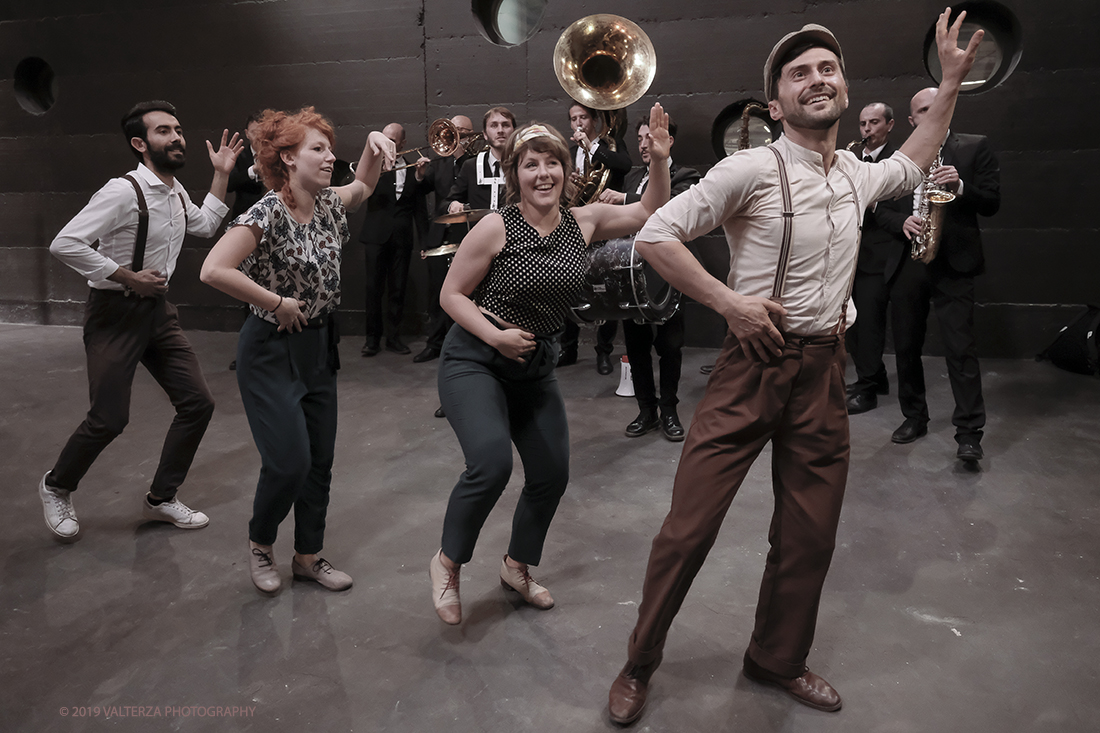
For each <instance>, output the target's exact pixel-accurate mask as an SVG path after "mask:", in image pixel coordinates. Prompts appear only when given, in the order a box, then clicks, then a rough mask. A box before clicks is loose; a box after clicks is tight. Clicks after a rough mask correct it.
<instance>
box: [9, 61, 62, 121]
mask: <svg viewBox="0 0 1100 733" xmlns="http://www.w3.org/2000/svg"><path fill="white" fill-rule="evenodd" d="M15 98H16V99H17V100H18V101H19V106H20V107H22V108H23V109H25V110H26V111H27V112H30V113H31V114H32V115H44V114H46V112H47V111H48V110H49V109H50V107H52V106H53V103H54V100H56V99H57V79H56V78H55V77H54V75H53V69H51V68H50V65H49V64H47V63H46V62H45V61H43V60H42V59H40V58H38V57H37V56H28V57H27V58H25V59H23V60H22V61H20V62H19V64H18V65H17V66H16V67H15Z"/></svg>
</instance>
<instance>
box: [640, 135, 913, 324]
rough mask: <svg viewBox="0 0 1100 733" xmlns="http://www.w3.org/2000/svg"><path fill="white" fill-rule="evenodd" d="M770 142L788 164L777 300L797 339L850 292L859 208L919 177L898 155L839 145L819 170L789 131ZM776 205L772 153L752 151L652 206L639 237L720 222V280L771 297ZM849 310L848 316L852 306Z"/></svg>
mask: <svg viewBox="0 0 1100 733" xmlns="http://www.w3.org/2000/svg"><path fill="white" fill-rule="evenodd" d="M774 147H775V148H776V150H778V151H779V153H780V155H781V156H782V157H783V161H784V163H786V166H787V176H788V179H789V180H790V185H791V198H792V200H793V208H794V224H793V232H792V238H791V260H790V268H789V271H788V273H787V279H786V283H785V286H784V289H783V297H782V298H781V302H782V304H783V306H784V307H785V308H786V309H787V315H786V316H785V317H784V318H783V321H782V323H781V324H780V326H779V327H780V329H781V330H782V331H785V332H787V333H793V334H798V335H802V336H817V335H822V334H827V333H830V332H832V330H833V329H834V327H835V326H836V325H837V323H838V322H839V320H840V314H841V308H842V306H843V305H844V301H845V298H846V296H847V295H848V289H849V284H850V282H851V279H852V273H853V272H854V270H855V266H856V255H857V253H858V251H859V236H860V226H861V225H862V222H863V210H864V209H865V208H867V207H868V206H870V205H872V204H874V203H875V202H876V201H880V200H882V199H886V198H894V197H897V196H900V195H902V194H904V193H908V192H909V191H912V190H913V188H914V187H916V185H917V184H918V183H920V181H921V171H920V169H919V168H918V167H917V166H916V164H915V163H913V161H911V160H909V158H907V157H906V156H905V155H903V154H902V153H900V152H897V153H895V154H894V155H893V156H892V157H890V158H888V159H886V160H883V161H879V162H877V163H863V162H861V161H860V160H859V159H858V158H857V157H856V156H855V155H854V154H852V153H850V152H848V151H846V150H838V151H837V152H836V159H835V162H834V163H833V167H832V168H831V169H830V170H829V173H828V175H826V174H825V166H824V161H823V159H822V157H821V156H820V155H819V154H817V153H815V152H813V151H811V150H808V149H806V148H803V147H801V146H799V145H796V144H794V143H792V142H790V141H789V140H788V139H787V138H786V137H780V138H779V140H777V141H776V142H775V143H774ZM845 174H847V177H846V176H845ZM849 178H850V179H851V181H852V184H853V185H854V186H855V193H856V194H857V195H858V208H857V205H856V200H855V199H854V198H853V189H852V185H849V183H848V180H849ZM782 212H783V201H782V195H781V193H780V187H779V171H778V168H777V165H776V161H775V156H774V155H773V154H772V153H771V151H769V150H765V149H764V148H750V149H748V150H742V151H739V152H737V153H734V154H733V155H731V156H729V157H727V158H726V159H724V160H723V161H721V162H720V163H718V165H716V166H715V167H714V168H712V169H711V170H710V172H708V173H707V175H706V176H704V177H703V180H701V181H700V182H699V183H697V184H696V185H694V186H692V187H691V188H690V189H688V190H687V191H685V192H684V193H682V194H681V195H679V196H677V197H675V198H673V199H671V200H670V201H669V202H668V203H667V204H665V205H664V206H662V207H661V208H660V209H659V210H657V212H656V213H654V214H653V216H651V217H650V219H649V221H648V222H647V223H646V225H645V226H644V227H643V228H642V231H640V232H639V233H638V239H639V240H641V241H644V242H664V241H670V240H676V241H679V242H688V241H691V240H692V239H695V238H697V237H700V236H702V235H704V234H706V233H708V232H710V231H711V230H713V229H714V228H716V227H719V226H720V227H722V229H723V231H724V232H725V235H726V241H727V243H728V244H729V248H730V272H729V278H728V279H727V281H726V284H727V285H728V286H729V287H730V288H731V289H733V290H734V291H736V292H738V293H740V294H741V295H752V296H758V297H762V298H769V297H771V295H772V284H773V280H774V278H775V271H776V268H777V266H778V264H779V250H780V245H781V244H782V241H783V217H782ZM848 310H849V311H850V312H849V314H848V316H849V320H850V319H851V318H852V317H853V316H854V313H853V312H852V311H854V309H853V308H849V309H848Z"/></svg>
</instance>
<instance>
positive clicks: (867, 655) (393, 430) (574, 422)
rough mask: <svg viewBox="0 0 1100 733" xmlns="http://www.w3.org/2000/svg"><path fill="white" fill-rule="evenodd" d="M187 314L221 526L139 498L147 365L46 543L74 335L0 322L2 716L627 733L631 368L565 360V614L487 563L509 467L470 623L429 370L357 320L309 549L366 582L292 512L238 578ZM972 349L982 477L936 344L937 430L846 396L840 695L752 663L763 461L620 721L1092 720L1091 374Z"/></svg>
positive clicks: (661, 487)
mask: <svg viewBox="0 0 1100 733" xmlns="http://www.w3.org/2000/svg"><path fill="white" fill-rule="evenodd" d="M191 337H192V340H193V343H194V344H195V347H196V349H197V351H198V353H199V355H200V358H201V360H202V363H203V367H204V369H205V370H206V374H207V378H208V380H209V382H210V385H211V388H212V389H213V391H214V393H215V395H216V397H217V400H218V408H217V411H216V413H215V416H214V420H213V423H212V424H211V426H210V429H209V431H208V433H207V435H206V438H205V440H204V442H203V445H202V447H201V448H200V451H199V454H198V457H197V459H196V461H195V465H194V468H193V469H192V471H191V474H190V477H189V480H188V482H187V483H186V484H185V485H184V487H183V490H182V492H181V498H183V500H184V501H185V502H187V503H189V504H191V505H192V506H194V507H196V508H200V509H202V510H203V511H205V512H207V513H208V514H209V515H210V516H211V522H210V525H209V527H207V528H205V529H202V530H198V531H194V532H188V531H182V530H177V529H175V528H173V527H170V526H168V525H160V524H150V523H144V522H142V520H141V518H140V510H139V506H140V504H139V502H140V501H141V497H142V494H143V492H144V490H145V489H146V487H147V485H148V481H149V479H150V477H151V475H152V472H153V469H154V466H155V464H156V458H157V455H158V453H159V446H160V441H161V440H162V438H163V435H164V432H165V430H166V428H167V425H168V422H169V420H170V416H171V408H170V406H169V405H168V403H167V400H166V399H165V397H164V396H163V394H162V393H161V392H160V391H159V389H158V388H157V386H156V385H155V384H154V383H153V381H152V380H151V379H150V378H149V376H148V375H147V374H146V373H145V372H144V371H139V376H138V379H137V382H136V384H135V389H134V400H133V404H134V409H133V411H132V412H133V414H132V419H131V423H130V425H129V427H128V428H127V430H126V432H125V433H124V434H123V436H122V437H120V438H119V439H118V440H116V441H115V443H114V444H112V445H111V446H110V447H109V448H108V449H107V450H106V451H105V452H104V454H103V455H102V456H101V458H100V460H99V461H98V462H97V463H96V465H95V466H94V467H93V468H92V470H91V472H90V473H89V475H88V476H87V478H86V479H85V481H84V482H83V484H82V485H81V488H80V491H79V492H78V493H77V494H76V495H75V497H74V498H75V506H76V509H77V512H78V515H79V518H80V522H81V527H82V536H81V539H80V540H79V542H76V543H75V544H71V545H60V544H58V543H56V542H54V540H53V539H52V535H51V534H50V533H49V531H48V530H47V528H46V527H45V525H44V523H43V521H42V512H41V505H40V503H39V501H38V498H37V495H36V491H35V487H36V485H37V483H38V480H39V479H40V477H41V475H42V473H43V472H45V471H46V470H47V469H48V468H49V467H50V466H51V465H52V462H53V460H54V459H55V458H56V455H57V453H58V451H59V450H60V448H61V446H62V444H63V442H64V441H65V440H66V439H67V437H68V435H69V434H70V432H71V431H72V430H73V428H75V426H76V425H77V424H78V423H79V421H80V420H81V419H82V416H83V412H84V411H85V410H86V408H87V392H86V390H87V387H86V382H85V376H84V357H83V350H82V345H81V340H80V331H79V330H78V329H75V328H65V327H37V326H17V325H0V373H2V374H3V377H2V382H0V384H2V385H3V393H2V403H0V404H2V405H3V408H4V409H3V412H2V413H0V438H2V443H0V445H2V448H3V450H2V456H3V457H2V459H0V460H2V461H3V484H2V487H3V488H2V492H3V493H2V496H3V498H4V502H5V506H6V507H7V509H6V511H5V512H4V515H5V516H6V518H7V522H8V524H7V529H6V530H5V532H4V533H3V539H2V540H0V542H2V545H0V547H2V548H3V555H2V557H0V562H2V565H0V567H2V568H3V574H2V585H0V643H2V647H0V731H98V730H120V731H160V730H179V731H207V730H209V731H222V730H241V731H306V730H316V731H508V732H511V731H602V730H612V729H614V726H612V725H611V724H610V723H608V722H607V720H606V714H605V707H606V700H607V689H608V686H609V685H610V683H611V680H612V679H613V678H614V676H615V674H616V673H617V672H618V670H619V668H620V667H621V665H622V663H623V661H624V655H625V649H626V637H627V634H628V633H629V631H630V629H631V627H632V625H633V622H634V620H635V615H636V610H637V605H636V604H637V602H638V599H639V596H640V590H641V581H642V577H643V573H644V570H645V563H646V558H647V555H648V549H649V544H650V541H651V539H652V537H653V535H654V533H655V532H656V530H657V528H658V527H659V525H660V522H661V520H662V518H663V516H664V513H665V511H666V510H667V506H668V500H669V493H670V489H671V485H672V478H673V475H674V473H675V470H676V463H677V458H678V455H679V445H677V444H672V443H669V442H667V441H665V440H664V439H663V438H661V437H660V436H659V435H658V434H652V435H648V436H645V437H643V438H639V439H628V438H625V437H624V436H623V433H622V430H623V428H624V427H625V426H626V424H627V423H628V422H629V421H630V420H631V419H632V418H633V417H634V415H635V414H636V407H635V405H634V402H633V400H632V399H624V398H621V397H617V396H615V395H614V391H615V388H616V386H617V385H618V377H617V376H612V377H601V376H599V375H597V374H596V372H595V370H594V368H593V366H594V361H593V357H592V352H591V349H590V348H585V349H584V350H583V352H584V353H583V354H582V360H581V362H580V363H579V364H578V365H576V366H573V367H569V368H567V369H563V370H561V371H560V379H561V383H562V388H563V391H564V393H565V396H566V401H567V407H568V411H569V417H570V430H571V441H572V446H573V458H572V476H573V478H572V481H571V484H570V488H569V491H568V493H567V494H566V496H565V498H564V500H563V502H562V505H561V508H560V511H559V512H558V516H557V519H556V521H555V523H554V525H553V527H552V528H551V532H550V538H549V542H548V546H547V548H546V553H545V556H544V560H543V564H542V566H541V567H540V568H538V571H537V573H536V577H537V578H538V579H539V580H540V581H542V582H544V583H545V585H547V586H548V587H549V588H550V589H551V591H552V592H553V594H554V597H555V599H556V600H557V606H556V607H555V608H554V609H553V610H551V611H547V612H539V611H536V610H534V609H532V608H529V607H524V606H517V605H514V604H513V603H512V602H510V601H509V599H508V598H506V597H505V595H504V594H503V593H502V591H501V589H500V587H499V585H498V582H497V578H496V573H497V568H498V564H499V562H500V556H501V555H502V554H503V552H504V551H505V549H506V544H507V536H508V529H509V519H510V515H511V511H512V508H513V507H514V503H515V499H516V493H517V492H516V490H515V489H517V488H518V486H519V485H520V481H521V478H520V475H519V474H520V470H519V465H518V461H517V469H516V474H515V475H514V476H513V481H512V484H511V485H510V488H509V491H508V492H506V494H505V496H504V497H503V499H502V500H501V502H500V504H499V505H498V506H497V508H496V510H495V512H494V513H493V515H492V516H491V517H490V518H489V521H488V523H487V525H486V527H485V530H484V532H483V533H482V536H481V540H480V543H479V545H478V552H477V554H476V556H475V558H474V560H473V562H471V563H470V564H469V565H467V566H466V568H465V569H464V571H463V577H462V598H463V601H464V611H465V620H464V621H463V624H462V625H461V626H460V627H457V628H449V627H445V626H444V625H443V624H442V623H441V622H439V621H438V620H437V618H436V616H435V614H434V612H433V610H432V606H431V602H430V600H429V593H428V578H427V572H426V570H427V563H428V559H429V557H430V556H431V555H432V553H433V552H434V551H435V549H436V548H437V547H438V542H439V533H440V527H441V522H442V517H443V512H444V508H445V503H446V500H447V496H448V493H449V491H450V488H451V486H452V485H453V482H454V480H455V478H456V476H457V475H458V473H459V472H460V470H461V469H462V456H461V453H460V451H459V449H458V445H457V441H456V440H455V438H454V435H453V433H452V432H451V430H450V428H449V426H448V425H447V422H446V421H445V420H438V419H435V418H434V417H433V416H432V412H433V410H434V409H435V408H436V406H437V404H438V402H437V397H436V393H435V363H428V364H413V363H411V360H410V357H397V356H395V355H392V354H388V353H383V354H381V355H379V356H378V357H375V358H373V359H361V358H359V357H358V355H357V354H358V348H359V346H360V345H361V344H360V338H358V337H348V338H347V339H346V341H345V344H344V346H345V349H344V365H345V367H344V369H343V371H342V372H341V375H340V401H341V402H340V409H341V417H340V432H339V444H338V447H337V458H336V466H335V475H334V480H333V494H332V506H331V511H330V517H329V528H328V533H327V546H326V548H325V552H324V554H325V556H326V557H327V558H328V559H330V560H331V561H332V562H333V563H334V564H335V565H336V566H337V567H338V568H341V569H343V570H346V571H348V572H349V573H350V574H351V575H352V576H354V578H355V587H354V588H353V589H351V590H350V591H348V592H346V593H341V594H333V593H330V592H327V591H324V590H323V589H321V588H320V587H319V586H317V585H315V584H310V583H301V582H294V583H291V582H290V581H289V560H290V555H291V541H290V540H291V533H290V531H289V530H290V526H291V525H290V521H289V520H288V522H287V523H286V524H284V528H285V531H284V533H283V536H281V537H280V539H279V542H278V544H277V545H276V558H277V560H279V561H281V563H282V567H283V571H284V573H285V574H286V575H287V584H286V586H284V588H283V591H282V592H281V593H280V594H279V595H278V596H277V597H275V598H265V597H261V596H260V595H259V594H258V593H257V592H256V591H255V590H254V589H253V587H252V585H251V583H250V581H249V578H248V569H247V568H248V564H247V550H246V539H247V535H246V524H247V520H248V517H249V512H250V507H251V499H252V492H253V488H254V485H255V480H256V475H257V471H258V466H259V461H258V457H257V454H256V450H255V447H254V446H253V444H252V439H251V436H250V434H249V431H248V427H247V424H246V421H245V417H244V414H243V412H242V409H241V404H240V400H239V397H238V395H237V387H236V383H235V377H234V374H233V373H232V372H230V371H228V370H227V369H226V366H227V365H228V363H229V361H230V359H231V358H232V356H233V350H234V348H235V343H236V336H235V334H225V333H192V334H191ZM414 346H415V345H414ZM620 353H621V347H620ZM714 355H715V352H714V351H711V350H705V349H688V350H687V351H686V355H685V365H684V366H685V368H684V377H683V381H682V390H681V391H682V404H681V414H682V415H683V417H684V418H685V421H686V420H687V419H688V418H689V417H690V415H691V413H692V410H693V408H694V405H695V404H696V402H697V401H698V400H699V398H700V397H701V395H702V393H703V389H704V378H703V377H702V376H700V375H699V373H698V367H699V366H700V365H702V364H705V363H708V362H710V361H711V360H712V359H713V358H714ZM982 366H983V369H984V372H983V379H984V381H985V394H986V401H987V404H988V408H989V413H990V419H989V425H988V427H987V436H986V440H985V443H984V445H985V450H986V456H987V458H986V459H985V460H984V461H982V462H981V464H980V468H978V469H977V470H970V469H967V468H966V467H964V466H963V465H962V464H960V463H959V462H957V461H956V460H955V458H954V448H955V443H954V441H953V439H952V436H953V430H952V428H951V425H950V420H949V414H950V409H951V399H950V390H949V387H948V383H947V379H946V376H945V372H944V367H943V360H942V359H935V358H928V359H926V369H927V371H928V382H929V389H930V400H929V401H930V405H931V409H932V414H933V420H932V423H931V426H930V428H931V430H930V433H929V435H928V436H927V437H926V438H923V439H921V440H920V441H918V442H916V443H914V444H912V445H908V446H897V445H893V444H892V443H891V442H890V439H889V436H890V433H891V431H892V430H893V429H894V428H895V427H897V425H898V424H900V422H901V416H900V413H899V412H898V408H897V400H896V397H894V396H892V395H891V396H889V397H886V398H883V399H882V401H881V403H880V407H879V409H877V410H875V411H873V412H870V413H867V414H864V415H859V416H856V417H854V418H853V419H852V448H853V461H852V470H851V477H850V480H849V484H848V495H847V501H846V504H845V509H844V515H843V522H842V525H841V528H840V532H839V537H838V548H837V552H836V554H835V558H834V561H833V569H832V571H831V574H830V576H829V580H828V582H827V583H826V587H825V593H824V597H823V599H822V604H821V612H820V618H819V623H818V632H817V639H816V644H815V648H814V650H813V652H812V654H811V656H810V660H809V663H810V665H811V668H812V669H814V670H815V671H817V672H819V673H820V674H822V675H823V676H825V677H826V678H827V679H829V680H830V681H831V682H832V683H833V684H834V685H835V686H836V687H837V688H838V689H839V691H840V693H841V695H842V696H843V697H844V708H843V710H842V711H840V712H839V713H835V714H830V713H821V712H817V711H814V710H811V709H809V708H806V707H803V706H800V705H798V704H797V703H795V702H793V701H791V700H790V699H789V698H787V697H785V696H783V695H782V694H780V693H778V692H777V691H774V690H772V689H768V688H762V687H760V686H758V685H755V684H753V683H751V682H749V681H747V680H745V679H744V678H743V677H742V676H741V675H740V660H741V655H742V653H743V650H744V647H745V645H746V643H747V640H748V634H749V632H750V630H751V627H752V622H753V609H754V605H755V602H756V594H757V585H758V582H759V577H760V573H761V571H762V568H763V558H764V554H765V552H766V549H767V542H766V533H767V527H768V520H769V516H770V511H771V497H770V491H769V486H770V484H769V476H768V464H769V461H768V456H767V455H766V454H765V455H764V456H762V459H761V460H760V461H758V463H757V465H756V466H755V467H754V468H753V470H752V472H751V473H750V476H749V479H748V480H747V481H746V483H745V485H744V487H743V488H742V490H741V493H740V495H739V496H738V498H737V500H736V501H735V502H734V505H733V509H732V510H731V512H730V514H729V516H728V518H727V519H726V522H725V526H724V530H723V533H722V535H721V536H720V537H719V539H718V543H717V545H716V546H715V548H714V550H713V551H712V553H711V555H710V558H709V560H708V562H707V564H706V566H705V567H704V568H703V571H702V573H701V574H700V575H699V577H698V579H697V580H696V582H695V585H694V587H693V588H692V591H691V593H690V594H689V596H688V598H687V602H686V603H685V605H684V608H683V610H682V611H681V613H680V614H679V616H678V617H677V620H676V622H675V624H674V625H673V627H672V632H671V635H670V637H669V642H668V646H667V648H666V651H665V661H664V664H663V665H662V667H661V668H660V670H659V671H658V673H657V674H656V676H655V677H654V679H653V684H652V687H651V696H650V704H649V707H648V709H647V710H646V713H645V715H644V717H643V718H642V719H641V720H640V721H639V722H638V723H637V724H636V725H635V728H634V729H636V730H639V731H726V730H741V731H754V732H755V731H763V732H769V731H890V732H903V731H987V730H988V731H993V730H998V731H1063V732H1064V731H1093V730H1096V728H1097V720H1100V696H1098V695H1097V682H1098V676H1100V675H1098V673H1097V663H1096V660H1097V658H1098V651H1100V649H1098V646H1100V644H1098V641H1100V625H1098V619H1100V613H1098V610H1100V563H1098V555H1100V545H1098V539H1100V512H1098V510H1097V504H1098V501H1097V500H1098V498H1100V488H1098V487H1100V481H1098V480H1097V475H1098V473H1100V460H1098V450H1097V449H1098V440H1097V434H1098V429H1100V410H1098V408H1100V380H1095V379H1091V378H1088V377H1080V376H1076V375H1072V374H1068V373H1064V372H1061V371H1059V370H1057V369H1055V368H1054V367H1052V366H1050V365H1049V364H1037V363H1034V362H1030V361H985V362H983V365H982ZM891 377H893V375H892V374H891ZM219 708H222V710H219ZM235 708H244V709H245V710H244V712H239V711H236V710H234V709H235ZM227 712H228V713H229V714H228V715H227V714H226V713H227ZM141 714H147V715H157V714H159V715H160V717H159V718H158V717H154V718H141V717H136V716H138V715H141Z"/></svg>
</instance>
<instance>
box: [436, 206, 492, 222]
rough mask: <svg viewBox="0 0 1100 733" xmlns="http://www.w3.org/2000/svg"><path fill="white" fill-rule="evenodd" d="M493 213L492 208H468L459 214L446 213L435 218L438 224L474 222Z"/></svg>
mask: <svg viewBox="0 0 1100 733" xmlns="http://www.w3.org/2000/svg"><path fill="white" fill-rule="evenodd" d="M491 213H493V210H492V209H467V210H465V211H460V212H458V213H457V214H444V215H443V216H437V217H436V218H435V223H436V224H473V223H474V222H475V221H478V220H480V219H483V218H485V217H486V216H488V215H489V214H491Z"/></svg>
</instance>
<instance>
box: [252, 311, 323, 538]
mask: <svg viewBox="0 0 1100 733" xmlns="http://www.w3.org/2000/svg"><path fill="white" fill-rule="evenodd" d="M329 338H330V336H329V330H328V329H327V328H323V327H322V328H306V329H304V330H302V331H299V332H297V333H289V332H287V331H282V332H280V331H279V330H278V326H276V325H275V324H274V323H268V322H267V321H265V320H263V319H262V318H259V317H257V316H255V315H251V316H249V318H248V320H247V321H246V322H245V324H244V326H243V327H242V328H241V336H240V340H239V341H238V342H237V386H238V387H239V388H240V390H241V402H242V403H243V404H244V412H245V415H246V416H247V417H248V426H249V427H250V428H251V429H252V439H253V440H254V441H255V442H256V449H257V450H258V451H259V453H260V478H259V481H258V482H257V484H256V497H255V499H254V500H253V502H252V519H251V520H250V521H249V523H248V538H249V539H250V540H252V541H253V542H255V543H257V544H260V545H272V544H275V539H276V537H277V535H278V531H279V524H280V523H281V522H282V521H283V520H284V519H286V517H287V515H288V514H290V510H291V509H292V508H293V509H294V550H295V551H296V552H298V553H301V554H303V555H311V554H314V553H318V552H320V551H321V550H322V549H323V547H324V544H325V519H326V516H327V514H328V502H329V487H330V485H331V484H332V460H333V454H334V452H335V449H336V413H337V410H336V370H335V369H334V368H333V365H332V362H331V360H330V357H329Z"/></svg>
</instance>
